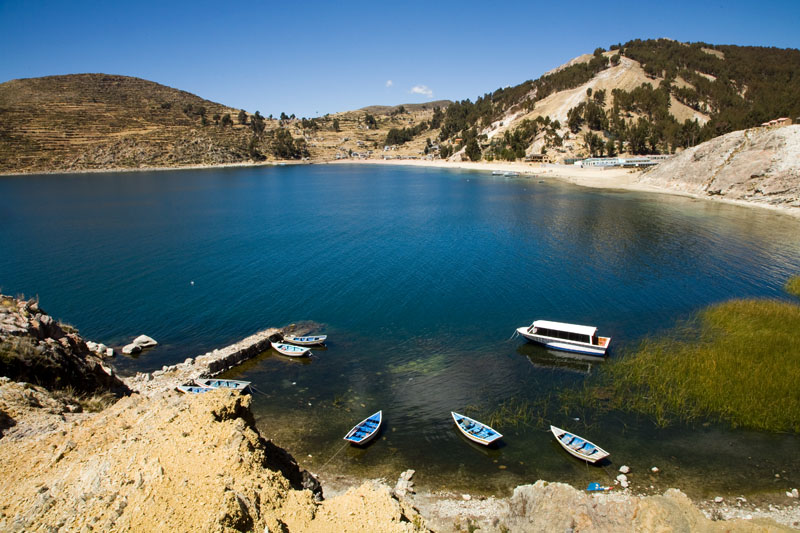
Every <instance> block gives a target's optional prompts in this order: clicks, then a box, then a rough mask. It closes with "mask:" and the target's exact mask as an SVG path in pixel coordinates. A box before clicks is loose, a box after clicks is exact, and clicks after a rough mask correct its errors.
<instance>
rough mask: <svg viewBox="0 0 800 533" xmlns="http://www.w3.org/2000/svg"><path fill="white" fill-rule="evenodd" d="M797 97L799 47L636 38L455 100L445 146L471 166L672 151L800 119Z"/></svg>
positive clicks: (448, 116) (799, 87)
mask: <svg viewBox="0 0 800 533" xmlns="http://www.w3.org/2000/svg"><path fill="white" fill-rule="evenodd" d="M797 94H800V51H799V50H794V49H786V50H782V49H777V48H762V47H743V46H732V45H725V46H717V45H710V44H706V43H680V42H677V41H672V40H669V39H658V40H647V41H641V40H634V41H630V42H628V43H625V44H617V45H613V46H611V47H610V49H609V50H605V49H603V48H598V49H596V50H595V51H594V53H593V54H585V55H582V56H580V57H578V58H575V59H573V60H572V61H570V62H568V63H566V64H565V65H563V66H561V67H559V68H557V69H554V70H552V71H550V72H548V73H546V74H545V75H543V76H541V77H540V78H538V79H536V80H529V81H526V82H524V83H521V84H519V85H516V86H513V87H506V88H502V89H498V90H496V91H494V92H493V93H487V94H485V95H483V96H481V97H479V98H477V99H476V100H475V101H474V102H472V101H470V100H465V101H461V102H454V103H453V104H452V105H450V106H449V107H448V109H447V113H446V116H445V117H444V120H443V123H442V131H441V135H440V139H439V140H440V141H442V142H443V143H452V144H453V145H454V146H453V148H454V150H455V153H456V154H457V156H458V157H468V158H469V159H472V160H477V159H481V158H483V159H504V160H514V159H522V158H523V157H525V156H526V155H531V154H537V155H538V154H545V153H546V154H547V155H548V156H549V157H550V158H551V159H553V160H555V161H560V160H563V159H565V158H567V157H586V156H591V155H594V156H602V155H616V154H636V155H638V154H653V153H673V152H675V151H680V150H681V149H684V148H688V147H691V146H694V145H696V144H698V143H700V142H703V141H706V140H710V139H712V138H714V137H716V136H719V135H722V134H725V133H729V132H731V131H734V130H737V129H744V128H749V127H753V126H757V125H759V124H761V123H762V122H766V121H769V120H772V119H775V118H779V117H787V118H790V119H792V120H794V119H795V118H796V117H798V116H800V98H798V97H797ZM470 144H472V146H471V149H470V150H469V151H467V150H465V149H466V148H467V146H468V145H470Z"/></svg>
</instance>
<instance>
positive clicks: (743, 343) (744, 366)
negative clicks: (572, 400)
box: [584, 300, 800, 432]
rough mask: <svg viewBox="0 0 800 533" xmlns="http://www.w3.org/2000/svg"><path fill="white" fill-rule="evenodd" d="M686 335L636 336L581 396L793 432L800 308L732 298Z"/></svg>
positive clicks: (662, 414)
mask: <svg viewBox="0 0 800 533" xmlns="http://www.w3.org/2000/svg"><path fill="white" fill-rule="evenodd" d="M691 331H692V332H693V333H694V334H693V335H689V334H688V333H689V330H688V329H687V328H676V330H675V331H674V335H672V336H671V337H667V338H662V339H657V340H646V341H644V342H643V343H642V344H641V345H640V347H639V349H638V350H637V351H636V352H635V353H634V354H632V355H630V356H628V357H625V358H623V359H620V360H618V361H614V362H611V364H608V365H605V367H604V372H603V374H602V377H601V381H602V383H601V384H599V385H598V384H595V385H592V386H590V387H588V388H587V389H586V391H585V397H584V401H585V402H594V403H597V402H596V400H601V399H602V400H604V402H602V403H605V404H606V405H607V406H608V407H610V408H612V409H623V410H633V411H639V412H642V413H645V414H647V415H649V416H652V417H653V418H654V419H655V421H656V422H657V423H658V424H660V425H666V424H668V423H669V422H671V421H672V420H684V421H690V420H695V419H711V420H719V421H725V422H729V423H730V424H731V425H733V426H741V427H747V428H752V429H759V430H768V431H779V432H784V431H792V432H800V387H799V386H798V384H799V383H800V306H797V305H793V304H790V303H785V302H778V301H771V300H736V301H731V302H727V303H723V304H719V305H715V306H712V307H710V308H708V309H706V310H705V311H703V312H702V313H700V315H699V317H698V323H697V324H696V326H695V327H694V328H692V330H691Z"/></svg>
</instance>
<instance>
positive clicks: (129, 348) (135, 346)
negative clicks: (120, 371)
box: [122, 343, 142, 355]
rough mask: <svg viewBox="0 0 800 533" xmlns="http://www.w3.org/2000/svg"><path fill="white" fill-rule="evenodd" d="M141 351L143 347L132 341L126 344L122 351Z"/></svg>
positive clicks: (126, 353) (132, 352)
mask: <svg viewBox="0 0 800 533" xmlns="http://www.w3.org/2000/svg"><path fill="white" fill-rule="evenodd" d="M141 351H142V347H141V346H139V345H138V344H133V343H131V344H126V345H125V346H123V347H122V353H124V354H125V355H133V354H137V353H139V352H141Z"/></svg>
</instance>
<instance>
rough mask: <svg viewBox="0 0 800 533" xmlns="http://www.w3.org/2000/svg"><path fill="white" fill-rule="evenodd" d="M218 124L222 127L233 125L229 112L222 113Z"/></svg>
mask: <svg viewBox="0 0 800 533" xmlns="http://www.w3.org/2000/svg"><path fill="white" fill-rule="evenodd" d="M220 126H222V127H223V128H225V127H228V126H233V119H231V114H230V113H225V114H224V115H222V120H220Z"/></svg>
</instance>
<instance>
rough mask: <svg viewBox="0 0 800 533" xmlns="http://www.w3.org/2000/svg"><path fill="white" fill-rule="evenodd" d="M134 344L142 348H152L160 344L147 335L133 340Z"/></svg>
mask: <svg viewBox="0 0 800 533" xmlns="http://www.w3.org/2000/svg"><path fill="white" fill-rule="evenodd" d="M133 344H135V345H137V346H139V347H141V348H152V347H153V346H155V345H157V344H158V343H157V342H156V341H155V339H153V338H152V337H148V336H147V335H139V336H138V337H136V338H135V339H133Z"/></svg>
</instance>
